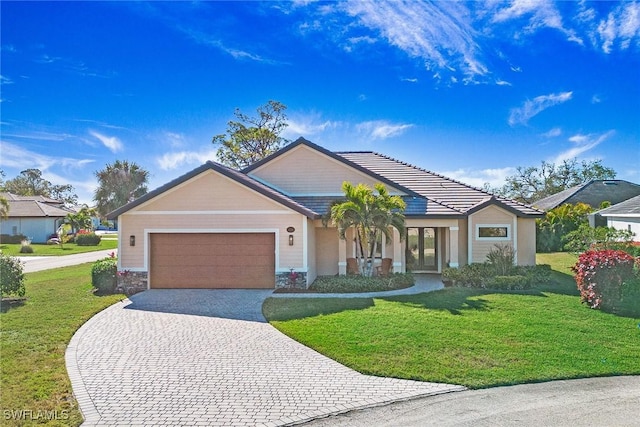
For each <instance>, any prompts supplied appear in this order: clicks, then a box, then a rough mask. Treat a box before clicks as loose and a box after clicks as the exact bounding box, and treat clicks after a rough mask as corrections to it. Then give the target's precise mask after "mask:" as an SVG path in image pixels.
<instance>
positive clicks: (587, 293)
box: [572, 249, 635, 312]
mask: <svg viewBox="0 0 640 427" xmlns="http://www.w3.org/2000/svg"><path fill="white" fill-rule="evenodd" d="M634 262H635V259H634V258H633V257H632V256H631V255H629V254H628V253H626V252H624V251H615V250H611V249H607V250H603V251H587V252H585V253H582V254H580V256H579V257H578V262H577V263H576V265H574V266H573V267H572V270H573V272H574V273H576V284H577V286H578V290H579V291H580V300H581V302H583V303H587V305H589V307H591V308H595V309H603V310H606V311H611V312H616V311H617V310H618V308H619V305H620V302H621V301H622V288H623V286H622V285H623V283H625V282H628V281H630V280H632V279H633V278H634V271H633V267H634Z"/></svg>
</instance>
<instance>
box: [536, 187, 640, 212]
mask: <svg viewBox="0 0 640 427" xmlns="http://www.w3.org/2000/svg"><path fill="white" fill-rule="evenodd" d="M635 196H640V185H638V184H634V183H633V182H629V181H624V180H622V179H594V180H591V181H588V182H585V183H584V184H580V185H576V186H574V187H571V188H567V189H566V190H563V191H560V192H558V193H556V194H552V195H551V196H548V197H545V198H544V199H540V200H538V201H536V202H534V203H533V206H535V207H537V208H539V209H543V210H545V211H548V210H551V209H554V208H557V207H558V206H561V205H564V204H567V203H571V204H575V203H586V204H588V205H590V206H591V207H592V208H594V209H598V208H599V207H600V205H601V204H602V202H609V203H611V204H612V205H615V204H617V203H620V202H624V201H625V200H628V199H630V198H632V197H635Z"/></svg>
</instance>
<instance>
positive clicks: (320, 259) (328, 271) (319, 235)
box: [315, 227, 339, 276]
mask: <svg viewBox="0 0 640 427" xmlns="http://www.w3.org/2000/svg"><path fill="white" fill-rule="evenodd" d="M315 230H316V264H317V269H318V271H317V272H318V275H319V276H333V275H336V274H338V262H339V260H338V258H339V257H338V240H339V237H338V230H337V229H336V228H324V227H320V228H316V229H315Z"/></svg>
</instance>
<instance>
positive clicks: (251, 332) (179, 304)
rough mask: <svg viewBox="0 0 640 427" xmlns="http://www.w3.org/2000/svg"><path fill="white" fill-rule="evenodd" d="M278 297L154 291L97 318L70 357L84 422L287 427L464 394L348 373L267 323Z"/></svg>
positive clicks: (258, 293) (78, 337) (78, 336)
mask: <svg viewBox="0 0 640 427" xmlns="http://www.w3.org/2000/svg"><path fill="white" fill-rule="evenodd" d="M269 295H271V291H269V290H266V291H262V290H257V291H256V290H151V291H146V292H143V293H141V294H137V295H134V296H132V297H130V298H129V300H125V301H123V302H122V303H119V304H117V305H114V306H112V307H109V308H108V309H106V310H105V311H103V312H101V313H99V314H97V315H96V316H94V317H93V318H92V319H90V320H89V321H88V322H87V323H85V324H84V325H83V326H82V327H81V328H80V329H79V330H78V332H77V333H76V334H75V335H74V337H73V339H72V340H71V342H70V344H69V348H68V349H67V354H66V362H67V369H68V371H69V376H70V377H71V382H72V385H73V390H74V393H75V395H76V398H77V399H78V402H79V404H80V409H81V410H82V413H83V415H84V417H85V424H84V425H172V426H177V425H211V426H215V425H236V426H243V425H246V426H248V425H251V426H254V425H286V424H293V423H298V422H302V421H305V420H309V419H313V418H317V417H321V416H325V415H329V414H335V413H339V412H344V411H347V410H350V409H354V408H360V407H366V406H373V405H379V404H383V403H387V402H391V401H397V400H403V399H408V398H412V397H417V396H425V395H430V394H438V393H445V392H449V391H457V390H462V389H463V387H460V386H453V385H447V384H435V383H424V382H417V381H408V380H399V379H392V378H379V377H372V376H367V375H362V374H359V373H357V372H355V371H353V370H351V369H349V368H346V367H345V366H343V365H340V364H339V363H337V362H335V361H333V360H331V359H328V358H326V357H324V356H322V355H320V354H319V353H317V352H315V351H313V350H311V349H309V348H307V347H305V346H303V345H301V344H299V343H297V342H296V341H294V340H292V339H290V338H288V337H287V336H285V335H283V334H282V333H280V332H279V331H277V330H276V329H275V328H273V327H272V326H270V325H269V324H268V323H266V322H265V320H264V317H263V316H262V310H261V307H262V302H263V301H264V299H265V298H266V297H268V296H269ZM425 363H428V362H427V361H425Z"/></svg>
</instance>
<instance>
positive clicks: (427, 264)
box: [406, 227, 438, 272]
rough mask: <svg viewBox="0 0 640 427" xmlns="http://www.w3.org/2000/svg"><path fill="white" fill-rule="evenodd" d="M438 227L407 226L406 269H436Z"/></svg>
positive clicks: (415, 270) (414, 270)
mask: <svg viewBox="0 0 640 427" xmlns="http://www.w3.org/2000/svg"><path fill="white" fill-rule="evenodd" d="M437 236H438V229H437V228H434V227H409V228H407V248H406V254H407V271H413V272H418V271H438V239H437Z"/></svg>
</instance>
